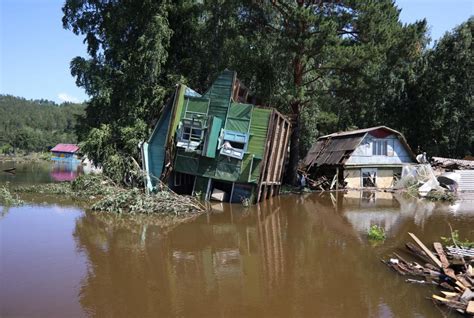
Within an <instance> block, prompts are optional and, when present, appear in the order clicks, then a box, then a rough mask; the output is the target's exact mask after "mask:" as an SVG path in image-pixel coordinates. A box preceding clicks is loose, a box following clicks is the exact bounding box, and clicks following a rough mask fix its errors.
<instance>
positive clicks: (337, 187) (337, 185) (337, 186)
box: [336, 166, 339, 191]
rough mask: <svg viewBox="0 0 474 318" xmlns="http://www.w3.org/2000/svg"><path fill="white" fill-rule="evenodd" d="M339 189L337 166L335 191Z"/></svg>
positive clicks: (337, 170) (337, 169)
mask: <svg viewBox="0 0 474 318" xmlns="http://www.w3.org/2000/svg"><path fill="white" fill-rule="evenodd" d="M337 190H339V166H338V167H337V168H336V191H337Z"/></svg>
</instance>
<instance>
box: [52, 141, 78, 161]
mask: <svg viewBox="0 0 474 318" xmlns="http://www.w3.org/2000/svg"><path fill="white" fill-rule="evenodd" d="M78 151H79V146H77V145H75V144H57V145H56V146H54V148H52V149H51V153H52V155H53V156H52V160H78Z"/></svg>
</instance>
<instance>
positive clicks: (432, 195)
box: [425, 190, 457, 203]
mask: <svg viewBox="0 0 474 318" xmlns="http://www.w3.org/2000/svg"><path fill="white" fill-rule="evenodd" d="M425 198H426V199H428V200H430V201H446V202H451V203H452V202H455V201H456V200H457V197H456V195H455V194H454V193H453V192H448V191H443V190H431V191H430V192H428V193H427V194H426V197H425Z"/></svg>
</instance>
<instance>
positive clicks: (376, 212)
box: [342, 191, 435, 236]
mask: <svg viewBox="0 0 474 318" xmlns="http://www.w3.org/2000/svg"><path fill="white" fill-rule="evenodd" d="M344 201H345V206H347V208H344V209H343V211H342V213H343V215H344V217H345V218H346V219H347V220H348V221H349V222H350V223H351V224H352V226H353V227H354V229H355V230H356V231H357V232H359V233H360V234H362V235H365V234H366V233H367V230H368V229H369V228H370V226H371V225H374V224H375V225H378V226H380V227H383V228H384V230H385V232H386V233H387V234H388V236H395V235H396V234H398V233H399V230H400V227H401V226H402V225H403V223H404V222H405V221H406V220H409V219H413V220H414V222H415V224H417V225H420V226H423V224H424V221H425V220H426V219H427V218H428V217H429V216H430V215H431V214H432V212H433V210H434V207H435V204H434V203H433V202H425V201H421V200H416V199H409V198H404V197H403V196H402V195H400V194H393V193H389V192H374V191H362V192H356V191H349V192H348V193H346V194H344Z"/></svg>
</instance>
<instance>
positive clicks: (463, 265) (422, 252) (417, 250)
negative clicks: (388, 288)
mask: <svg viewBox="0 0 474 318" xmlns="http://www.w3.org/2000/svg"><path fill="white" fill-rule="evenodd" d="M408 234H409V235H410V236H411V237H412V238H413V240H414V241H415V243H416V244H413V243H407V244H406V247H407V249H408V250H409V251H410V253H411V254H413V255H414V256H416V257H417V258H418V259H419V260H420V261H422V262H420V263H422V264H424V265H421V264H420V263H418V262H410V261H408V260H406V259H404V258H403V257H402V256H400V255H398V254H396V253H394V254H393V255H394V257H392V258H390V259H389V260H383V261H382V262H384V263H385V264H386V265H387V266H389V267H390V268H391V269H393V270H394V271H396V272H397V273H399V274H400V275H403V276H410V277H411V278H408V279H407V280H406V281H407V282H409V283H418V284H429V285H437V286H439V287H440V288H441V289H442V291H441V294H442V295H436V294H434V295H432V297H431V299H432V300H433V302H434V303H435V304H439V305H443V306H446V307H448V308H450V309H453V310H455V311H458V312H459V313H462V314H466V315H468V316H471V315H474V270H473V266H474V248H465V247H462V246H446V247H443V245H442V244H441V243H439V242H435V243H433V248H434V250H435V251H434V252H433V251H431V250H430V249H428V248H427V247H426V246H425V245H424V244H423V243H422V242H421V241H420V240H419V239H418V238H417V237H416V236H415V235H414V234H413V233H408ZM415 278H416V279H415Z"/></svg>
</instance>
